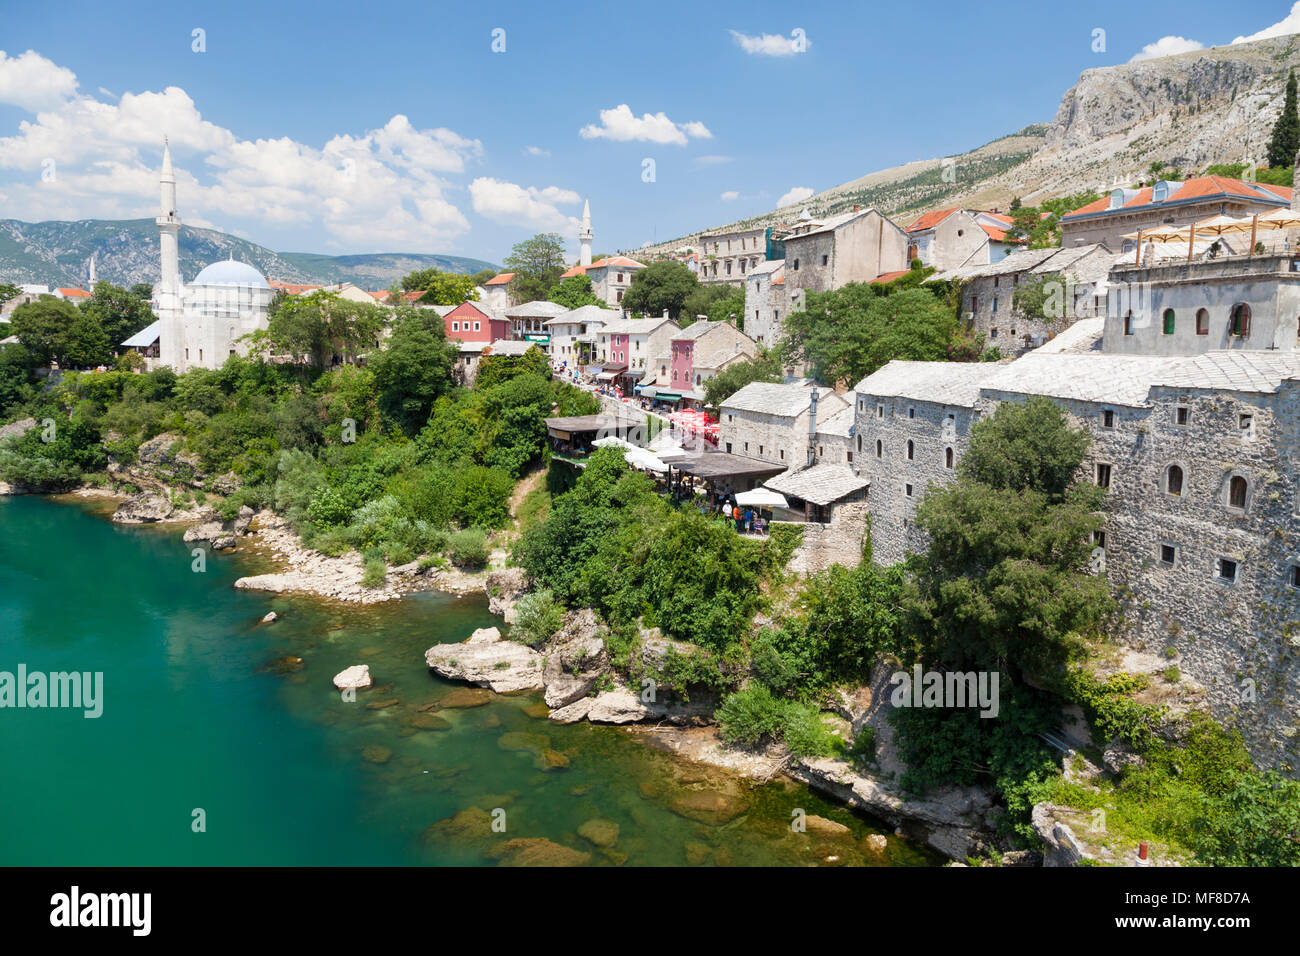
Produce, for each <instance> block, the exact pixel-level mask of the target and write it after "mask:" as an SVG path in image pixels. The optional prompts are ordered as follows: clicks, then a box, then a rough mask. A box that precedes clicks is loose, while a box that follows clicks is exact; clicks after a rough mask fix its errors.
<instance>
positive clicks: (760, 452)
mask: <svg viewBox="0 0 1300 956" xmlns="http://www.w3.org/2000/svg"><path fill="white" fill-rule="evenodd" d="M758 453H759V454H760V455H761V454H763V446H762V445H759V446H758Z"/></svg>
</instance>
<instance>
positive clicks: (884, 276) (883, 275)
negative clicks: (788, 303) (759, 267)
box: [773, 269, 912, 285]
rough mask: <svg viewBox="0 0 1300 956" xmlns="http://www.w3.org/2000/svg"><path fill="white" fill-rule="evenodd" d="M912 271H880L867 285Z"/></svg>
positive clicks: (886, 280)
mask: <svg viewBox="0 0 1300 956" xmlns="http://www.w3.org/2000/svg"><path fill="white" fill-rule="evenodd" d="M911 271H912V270H911V269H899V270H898V271H897V272H882V273H880V275H878V276H876V277H875V278H874V279H872V280H871V281H870V282H868V283H867V285H875V284H876V283H877V282H881V283H884V282H893V281H894V280H895V279H897V278H899V277H900V276H905V275H907V274H908V273H909V272H911ZM782 281H784V280H782ZM775 284H776V283H773V285H775Z"/></svg>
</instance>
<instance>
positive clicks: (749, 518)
mask: <svg viewBox="0 0 1300 956" xmlns="http://www.w3.org/2000/svg"><path fill="white" fill-rule="evenodd" d="M718 513H719V514H720V515H722V517H724V518H728V519H730V520H731V521H734V522H735V523H736V533H737V534H767V519H766V518H764V517H763V514H762V512H760V511H757V510H755V509H754V508H748V507H746V508H742V507H741V506H740V505H738V504H736V499H735V498H734V497H732V496H731V495H728V496H727V497H725V498H723V499H722V500H721V501H719V502H718Z"/></svg>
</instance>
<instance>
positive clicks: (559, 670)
mask: <svg viewBox="0 0 1300 956" xmlns="http://www.w3.org/2000/svg"><path fill="white" fill-rule="evenodd" d="M600 630H601V628H600V622H599V621H597V620H596V615H595V613H594V612H593V611H591V610H589V609H586V608H583V609H582V610H580V611H576V612H573V613H570V614H568V615H567V616H566V618H565V622H564V626H563V627H562V628H561V629H560V631H559V633H558V634H556V635H555V638H554V639H553V640H552V641H551V642H550V644H548V646H547V648H546V666H545V669H544V672H543V675H542V680H543V681H544V682H545V684H546V706H547V707H553V708H554V707H564V706H566V705H568V704H571V703H573V702H574V701H576V700H580V699H581V698H583V697H586V696H587V695H588V694H590V693H591V690H592V688H593V687H595V685H596V680H597V678H599V677H600V675H601V674H602V673H604V671H605V668H606V665H608V663H609V655H608V654H607V653H606V652H605V642H604V640H602V639H601V637H600Z"/></svg>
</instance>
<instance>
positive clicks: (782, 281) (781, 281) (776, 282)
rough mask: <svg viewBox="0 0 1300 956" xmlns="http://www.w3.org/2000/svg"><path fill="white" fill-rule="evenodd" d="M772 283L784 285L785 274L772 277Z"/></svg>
mask: <svg viewBox="0 0 1300 956" xmlns="http://www.w3.org/2000/svg"><path fill="white" fill-rule="evenodd" d="M772 285H785V276H781V278H779V279H773V280H772Z"/></svg>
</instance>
